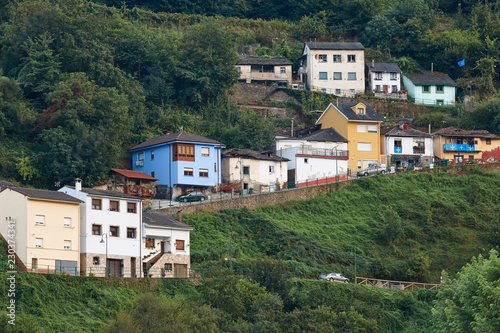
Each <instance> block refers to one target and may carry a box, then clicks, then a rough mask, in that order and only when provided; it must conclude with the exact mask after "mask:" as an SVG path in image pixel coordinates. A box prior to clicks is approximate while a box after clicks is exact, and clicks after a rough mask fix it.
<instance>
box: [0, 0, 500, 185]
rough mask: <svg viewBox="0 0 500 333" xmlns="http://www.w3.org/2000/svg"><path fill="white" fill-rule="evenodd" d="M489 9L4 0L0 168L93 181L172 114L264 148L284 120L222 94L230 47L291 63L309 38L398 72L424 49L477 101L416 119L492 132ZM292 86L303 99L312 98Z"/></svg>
mask: <svg viewBox="0 0 500 333" xmlns="http://www.w3.org/2000/svg"><path fill="white" fill-rule="evenodd" d="M135 5H137V6H138V7H134V6H135ZM108 6H109V7H108ZM498 10H499V8H498V5H497V3H494V2H493V3H492V2H487V1H479V2H478V1H453V0H449V1H436V0H416V1H404V0H396V1H391V2H388V1H383V0H379V1H365V0H356V1H351V2H342V1H327V2H324V1H317V0H309V1H304V2H294V1H273V0H266V1H260V0H259V1H254V0H247V1H244V0H241V1H188V0H185V1H183V0H179V1H137V2H127V4H126V5H125V4H122V3H121V2H120V3H119V2H113V1H109V2H104V1H103V2H102V4H97V3H93V2H88V1H85V0H52V1H41V0H21V1H13V0H6V1H3V2H1V3H0V48H1V49H0V68H1V72H0V177H1V178H4V179H10V180H13V181H18V182H21V183H24V184H25V185H31V186H36V187H40V188H48V189H55V188H57V187H56V186H55V185H57V184H59V185H62V184H67V183H69V182H71V181H72V180H73V179H74V178H75V177H80V178H82V179H83V182H84V186H91V185H93V184H95V183H96V182H98V181H99V180H101V179H102V178H103V177H104V176H105V175H106V173H107V172H108V171H109V169H110V168H112V167H123V168H128V167H129V161H128V154H127V150H126V149H127V148H128V147H131V146H132V145H134V144H137V143H139V142H141V141H144V140H146V139H148V138H151V137H154V136H158V135H162V134H165V133H166V132H173V131H177V130H178V128H179V127H180V126H183V127H184V129H185V130H186V131H190V132H193V133H196V134H200V135H203V136H206V137H209V138H212V139H215V140H218V141H220V142H223V143H224V144H225V145H226V146H227V147H239V148H251V149H262V148H264V147H265V146H266V145H268V144H269V143H270V142H271V140H272V132H273V130H274V129H275V128H276V127H279V126H282V125H283V121H279V120H277V119H273V118H272V119H265V118H263V117H261V116H260V115H258V114H256V113H254V112H253V111H250V110H248V109H245V108H239V107H237V106H236V105H235V103H234V102H233V101H232V100H231V99H230V98H229V97H228V96H229V95H230V94H231V93H232V91H233V90H234V88H233V87H234V83H235V82H236V80H237V78H238V73H237V71H236V70H235V68H234V63H235V61H236V59H237V54H238V53H248V54H252V55H264V56H285V57H287V58H288V59H290V60H292V61H293V62H294V68H297V59H298V57H299V56H300V54H301V52H302V48H303V42H304V41H310V40H317V41H350V40H359V41H361V42H362V43H363V44H364V45H365V47H366V59H375V60H376V61H394V62H397V63H398V64H399V65H400V67H401V68H402V69H403V70H404V71H405V72H416V71H422V70H428V69H430V65H431V63H433V64H434V69H435V70H436V71H440V72H445V73H448V74H450V75H451V76H452V77H453V78H454V79H455V80H456V81H457V83H458V88H459V95H463V94H464V92H467V93H471V94H472V95H473V97H474V103H475V104H474V107H473V109H472V110H467V111H465V109H464V107H463V105H461V104H460V103H459V104H458V105H457V107H454V108H452V109H449V110H445V111H444V112H443V113H440V114H437V115H433V114H429V116H428V117H427V118H425V119H424V120H423V121H422V122H423V123H425V125H427V124H428V123H432V124H433V128H435V129H437V128H438V127H439V126H443V125H446V126H450V125H451V126H452V125H454V124H458V125H460V126H461V127H463V128H474V129H478V128H481V129H487V130H489V131H491V132H493V133H500V117H499V110H500V108H499V105H500V103H499V102H498V100H497V99H495V96H496V87H497V81H498V73H497V71H496V67H495V65H496V62H497V61H498V55H499V52H500V48H499V44H498V43H497V42H496V40H497V39H498V38H499V37H500V24H499V23H500V17H499V15H498ZM276 37H278V38H279V41H278V42H276V40H277V39H276ZM273 39H274V41H275V42H273ZM461 59H466V65H465V66H464V67H458V66H457V61H459V60H461ZM468 87H470V89H469V88H468ZM315 98H318V99H320V98H319V97H318V96H316V97H315ZM299 100H300V102H303V103H302V104H303V107H304V108H305V109H304V112H305V113H308V112H307V111H310V110H309V109H308V108H309V106H311V105H313V104H312V103H308V101H307V100H305V99H304V97H301V98H299ZM324 100H327V99H324ZM315 107H318V105H315ZM379 111H381V112H383V110H379ZM470 111H472V112H470ZM434 125H437V126H434Z"/></svg>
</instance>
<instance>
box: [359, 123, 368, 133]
mask: <svg viewBox="0 0 500 333" xmlns="http://www.w3.org/2000/svg"><path fill="white" fill-rule="evenodd" d="M357 128H358V133H366V125H365V124H358V126H357Z"/></svg>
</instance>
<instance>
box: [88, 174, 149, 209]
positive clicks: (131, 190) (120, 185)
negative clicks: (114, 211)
mask: <svg viewBox="0 0 500 333" xmlns="http://www.w3.org/2000/svg"><path fill="white" fill-rule="evenodd" d="M157 180H158V179H157V178H154V177H152V176H150V175H148V174H145V173H144V172H142V171H136V170H124V169H111V171H110V172H109V177H108V180H107V181H104V182H103V183H102V184H100V185H97V186H95V187H94V189H96V190H107V191H116V192H122V193H125V194H130V195H137V196H139V197H142V199H143V200H145V201H149V200H150V199H151V198H152V197H154V196H155V195H156V186H155V185H156V181H157Z"/></svg>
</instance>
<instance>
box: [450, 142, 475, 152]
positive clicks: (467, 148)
mask: <svg viewBox="0 0 500 333" xmlns="http://www.w3.org/2000/svg"><path fill="white" fill-rule="evenodd" d="M443 150H451V151H476V146H474V145H472V146H471V145H468V144H460V145H459V144H453V143H449V144H445V145H443Z"/></svg>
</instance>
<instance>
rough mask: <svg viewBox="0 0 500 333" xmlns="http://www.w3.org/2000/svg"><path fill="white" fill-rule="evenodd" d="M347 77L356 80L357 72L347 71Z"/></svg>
mask: <svg viewBox="0 0 500 333" xmlns="http://www.w3.org/2000/svg"><path fill="white" fill-rule="evenodd" d="M347 79H348V80H356V73H354V72H350V73H347Z"/></svg>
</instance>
